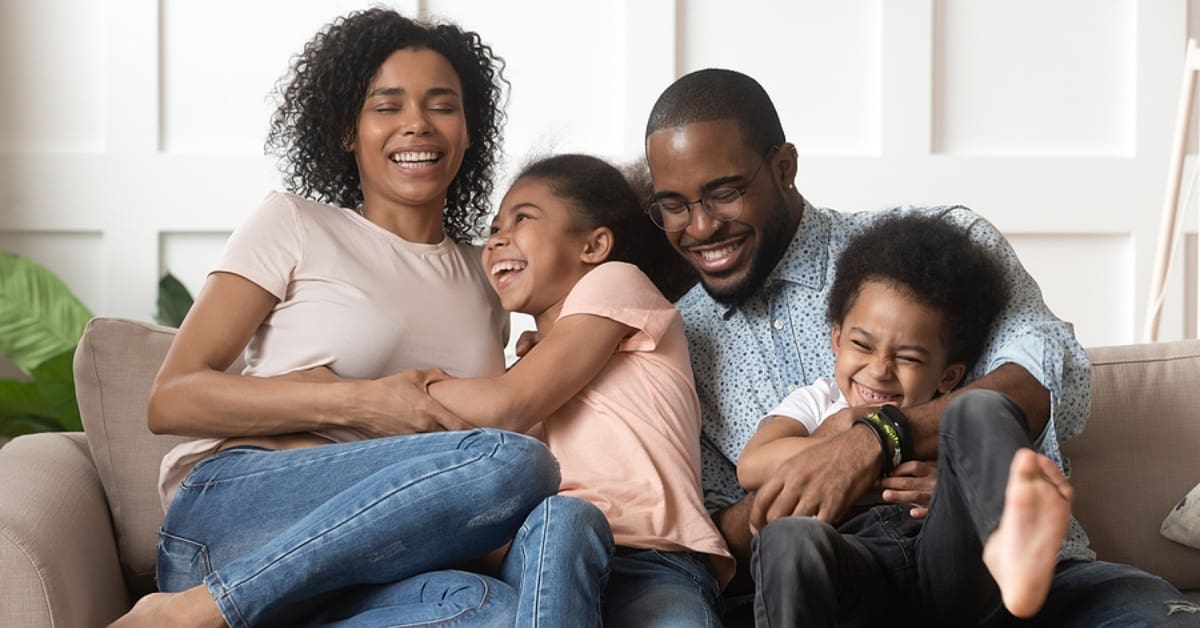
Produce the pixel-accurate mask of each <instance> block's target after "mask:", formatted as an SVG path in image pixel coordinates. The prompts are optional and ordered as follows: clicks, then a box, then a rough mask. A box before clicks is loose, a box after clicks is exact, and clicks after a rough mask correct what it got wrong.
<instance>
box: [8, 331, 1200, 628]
mask: <svg viewBox="0 0 1200 628" xmlns="http://www.w3.org/2000/svg"><path fill="white" fill-rule="evenodd" d="M172 337H173V330H170V329H166V328H162V327H158V326H155V325H150V324H146V323H139V322H133V321H126V320H119V319H96V320H94V321H92V322H91V324H89V325H88V328H87V331H86V333H85V334H84V337H83V340H82V342H81V343H80V346H79V351H78V352H77V353H76V356H75V378H76V388H77V390H78V394H79V404H80V409H81V410H82V413H83V420H84V427H85V429H86V430H87V431H86V434H78V433H72V434H38V435H33V436H24V437H21V438H17V439H15V440H13V441H12V442H11V443H9V444H8V445H6V446H4V448H3V449H0V626H14V627H16V626H20V627H36V626H59V627H66V628H72V627H75V626H99V625H104V624H105V623H106V622H108V621H109V620H111V619H113V618H115V617H117V616H118V615H120V614H121V613H122V612H124V611H125V610H126V609H128V608H129V605H130V600H132V599H136V597H138V596H139V595H141V594H143V593H145V592H148V591H151V590H153V588H154V560H155V551H156V550H155V540H156V535H157V530H158V525H159V523H160V522H161V520H162V511H161V509H160V506H159V503H158V496H157V494H156V489H155V485H156V478H157V472H158V461H159V459H160V458H161V456H162V454H163V453H164V452H166V451H167V450H168V449H169V448H170V447H171V446H172V445H173V444H174V443H176V442H178V441H179V440H180V439H178V438H173V437H166V436H155V435H152V434H150V433H149V432H148V431H147V430H146V414H145V405H146V396H147V393H148V391H149V388H150V382H151V380H152V379H153V377H154V374H155V372H156V371H157V369H158V365H159V363H160V362H161V361H162V359H163V355H164V354H165V352H166V350H167V347H168V345H169V344H170V342H171V339H172ZM1089 353H1090V355H1091V357H1092V360H1093V363H1094V375H1093V377H1094V380H1093V382H1094V383H1093V402H1092V416H1091V419H1090V420H1089V422H1088V427H1087V430H1086V431H1085V433H1084V434H1083V435H1082V436H1081V437H1080V438H1078V439H1076V440H1075V441H1073V442H1071V443H1070V444H1069V446H1068V447H1067V453H1068V454H1069V455H1070V456H1071V459H1072V461H1073V464H1074V475H1073V477H1072V481H1073V482H1074V484H1075V486H1076V488H1077V491H1078V498H1077V503H1076V515H1077V516H1078V517H1079V519H1080V521H1082V523H1083V525H1084V527H1085V528H1086V529H1087V531H1088V532H1089V533H1090V535H1091V538H1092V545H1093V548H1094V549H1095V550H1096V551H1097V552H1098V554H1099V555H1100V557H1101V558H1103V559H1106V560H1113V561H1121V562H1128V563H1132V564H1135V565H1137V566H1139V567H1142V568H1143V569H1146V570H1148V571H1150V572H1152V573H1155V574H1158V575H1160V576H1162V577H1164V578H1166V579H1167V580H1169V581H1171V582H1172V583H1174V584H1175V585H1176V586H1178V587H1180V588H1181V589H1183V590H1184V591H1185V594H1186V596H1187V597H1188V598H1189V599H1191V600H1194V601H1200V550H1194V549H1190V548H1188V547H1185V546H1182V545H1178V544H1175V543H1172V542H1171V541H1168V540H1165V539H1163V538H1162V537H1161V536H1159V534H1158V530H1159V525H1160V523H1161V521H1162V519H1163V516H1164V515H1165V514H1166V513H1167V511H1169V510H1170V509H1171V508H1172V506H1174V504H1175V503H1176V501H1178V500H1179V499H1180V498H1181V497H1182V496H1183V495H1184V494H1186V493H1187V492H1188V490H1190V489H1191V488H1192V487H1193V486H1194V485H1195V484H1196V483H1197V482H1200V341H1184V342H1174V343H1164V344H1155V345H1131V346H1123V347H1104V348H1096V349H1092V350H1090V352H1089ZM250 516H252V514H250Z"/></svg>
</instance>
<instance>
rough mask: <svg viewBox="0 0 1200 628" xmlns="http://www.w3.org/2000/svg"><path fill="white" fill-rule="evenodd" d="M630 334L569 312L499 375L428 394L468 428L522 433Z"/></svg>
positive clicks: (451, 383) (443, 385)
mask: <svg viewBox="0 0 1200 628" xmlns="http://www.w3.org/2000/svg"><path fill="white" fill-rule="evenodd" d="M633 332H634V328H632V327H630V326H628V325H625V324H623V323H619V322H617V321H614V320H612V319H610V318H605V317H603V316H596V315H593V314H573V315H570V316H567V317H564V318H562V319H560V320H559V321H558V322H556V323H555V324H554V326H553V327H552V328H551V329H550V331H549V333H547V334H546V337H545V338H543V339H542V340H541V341H540V342H538V343H537V345H536V346H535V347H533V348H532V349H530V350H529V352H528V353H527V354H526V355H525V357H523V358H521V360H520V361H518V362H517V363H516V364H515V365H514V366H513V367H512V368H511V369H509V370H508V372H506V373H504V374H503V375H498V376H496V377H483V378H475V379H448V380H445V381H440V382H437V383H435V384H433V385H432V386H430V387H429V394H430V395H431V396H432V397H433V398H434V400H436V401H438V402H440V403H441V404H442V405H444V406H445V407H446V408H447V409H449V410H450V411H451V412H453V413H454V414H456V415H458V416H459V417H462V418H463V419H464V420H465V421H467V422H468V423H471V424H472V425H476V426H487V427H498V428H502V429H506V430H512V431H514V432H522V433H523V432H526V431H528V430H529V429H530V428H532V427H533V426H534V425H535V424H536V423H537V422H538V421H542V420H544V419H546V418H547V417H549V416H550V415H551V414H552V413H553V412H554V411H555V410H557V409H559V408H560V407H562V405H563V404H565V403H566V402H567V401H569V400H570V399H571V397H574V396H575V395H576V394H578V393H579V391H581V390H583V388H584V386H587V384H588V383H589V382H591V381H592V380H593V379H595V378H596V376H597V375H599V374H600V371H601V370H603V369H604V366H605V365H606V364H608V361H609V359H611V358H612V356H613V354H614V353H616V351H617V348H618V347H619V346H620V344H621V341H622V340H623V339H624V338H625V337H627V336H629V335H630V334H632V333H633Z"/></svg>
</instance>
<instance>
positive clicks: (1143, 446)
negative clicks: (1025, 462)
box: [1063, 340, 1200, 589]
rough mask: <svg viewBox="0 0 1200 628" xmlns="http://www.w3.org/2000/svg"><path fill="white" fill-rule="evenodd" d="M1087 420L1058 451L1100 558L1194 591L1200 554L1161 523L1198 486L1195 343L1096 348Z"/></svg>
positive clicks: (1198, 345) (1199, 388) (1199, 378)
mask: <svg viewBox="0 0 1200 628" xmlns="http://www.w3.org/2000/svg"><path fill="white" fill-rule="evenodd" d="M1088 355H1089V357H1090V358H1091V360H1092V414H1091V416H1090V418H1089V419H1088V422H1087V426H1086V428H1085V429H1084V431H1083V434H1081V435H1080V436H1079V437H1078V438H1075V439H1073V440H1071V441H1068V442H1067V443H1065V444H1064V446H1063V451H1064V453H1066V454H1067V456H1068V457H1070V460H1071V484H1072V485H1074V487H1075V506H1074V512H1075V516H1076V517H1077V518H1078V519H1079V522H1080V523H1081V524H1083V529H1084V530H1085V531H1087V533H1088V537H1089V538H1090V539H1091V542H1092V549H1093V550H1095V551H1096V554H1097V556H1098V557H1099V558H1100V559H1101V560H1108V561H1114V562H1121V563H1130V564H1133V565H1136V566H1138V567H1141V568H1142V569H1144V570H1146V571H1149V572H1150V573H1152V574H1155V575H1157V576H1161V577H1163V578H1166V579H1167V580H1169V581H1170V582H1171V583H1172V584H1174V585H1175V586H1176V587H1178V588H1180V589H1193V588H1196V587H1200V550H1195V549H1192V548H1189V547H1185V546H1183V545H1179V544H1177V543H1173V542H1171V541H1168V540H1167V539H1165V538H1163V537H1162V536H1161V535H1160V534H1159V527H1160V526H1161V524H1162V521H1163V518H1164V517H1166V515H1167V513H1168V512H1170V511H1171V509H1172V508H1173V507H1174V506H1175V504H1176V503H1177V502H1178V501H1179V500H1180V499H1181V498H1183V496H1184V495H1186V494H1187V492H1188V491H1189V490H1191V488H1192V487H1193V486H1195V485H1196V482H1197V481H1200V341H1197V340H1184V341H1177V342H1166V343H1157V344H1139V345H1123V346H1119V347H1096V348H1092V349H1089V350H1088Z"/></svg>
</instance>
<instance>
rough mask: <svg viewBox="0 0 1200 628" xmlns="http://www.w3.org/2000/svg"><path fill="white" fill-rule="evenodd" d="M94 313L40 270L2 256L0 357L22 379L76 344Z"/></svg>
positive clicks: (18, 258)
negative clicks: (13, 365)
mask: <svg viewBox="0 0 1200 628" xmlns="http://www.w3.org/2000/svg"><path fill="white" fill-rule="evenodd" d="M91 318H92V313H91V312H90V311H88V309H87V308H86V307H84V305H83V304H82V303H80V302H79V299H78V298H76V297H75V295H74V294H72V293H71V290H70V289H69V288H67V285H66V284H64V283H63V282H62V280H60V279H59V278H58V277H55V276H54V273H52V272H50V271H48V270H46V269H45V268H44V267H42V266H41V265H40V264H38V263H36V262H34V261H32V260H29V259H26V258H24V257H21V256H19V255H14V254H12V253H7V252H3V251H0V354H3V355H5V356H7V357H8V358H9V359H10V360H12V361H13V363H14V364H16V365H17V367H19V368H20V369H21V370H23V371H25V372H26V373H32V372H33V369H34V368H36V367H37V366H38V365H40V364H41V363H42V362H45V361H46V360H48V359H50V358H52V357H54V356H56V355H59V354H61V353H63V352H65V351H72V350H74V349H75V345H76V344H78V343H79V337H80V336H81V335H82V334H83V328H84V326H85V325H87V322H88V320H89V319H91Z"/></svg>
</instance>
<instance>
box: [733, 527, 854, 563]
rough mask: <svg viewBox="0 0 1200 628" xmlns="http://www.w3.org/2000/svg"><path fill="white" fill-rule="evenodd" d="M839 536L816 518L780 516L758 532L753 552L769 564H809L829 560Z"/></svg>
mask: <svg viewBox="0 0 1200 628" xmlns="http://www.w3.org/2000/svg"><path fill="white" fill-rule="evenodd" d="M840 537H841V533H839V532H838V531H837V528H834V527H833V526H831V525H829V524H828V523H825V522H824V521H821V520H820V519H817V518H816V517H783V518H781V519H776V520H775V521H773V522H772V523H770V524H769V525H767V527H765V528H763V529H762V530H759V532H758V535H756V536H755V538H754V551H755V553H756V554H762V555H764V556H765V557H769V558H770V560H771V561H787V562H788V563H791V564H797V565H799V564H809V563H811V562H812V561H814V560H818V561H820V562H827V561H829V560H831V559H832V558H833V554H834V552H835V551H836V550H835V547H836V545H837V542H838V540H839V539H840Z"/></svg>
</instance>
